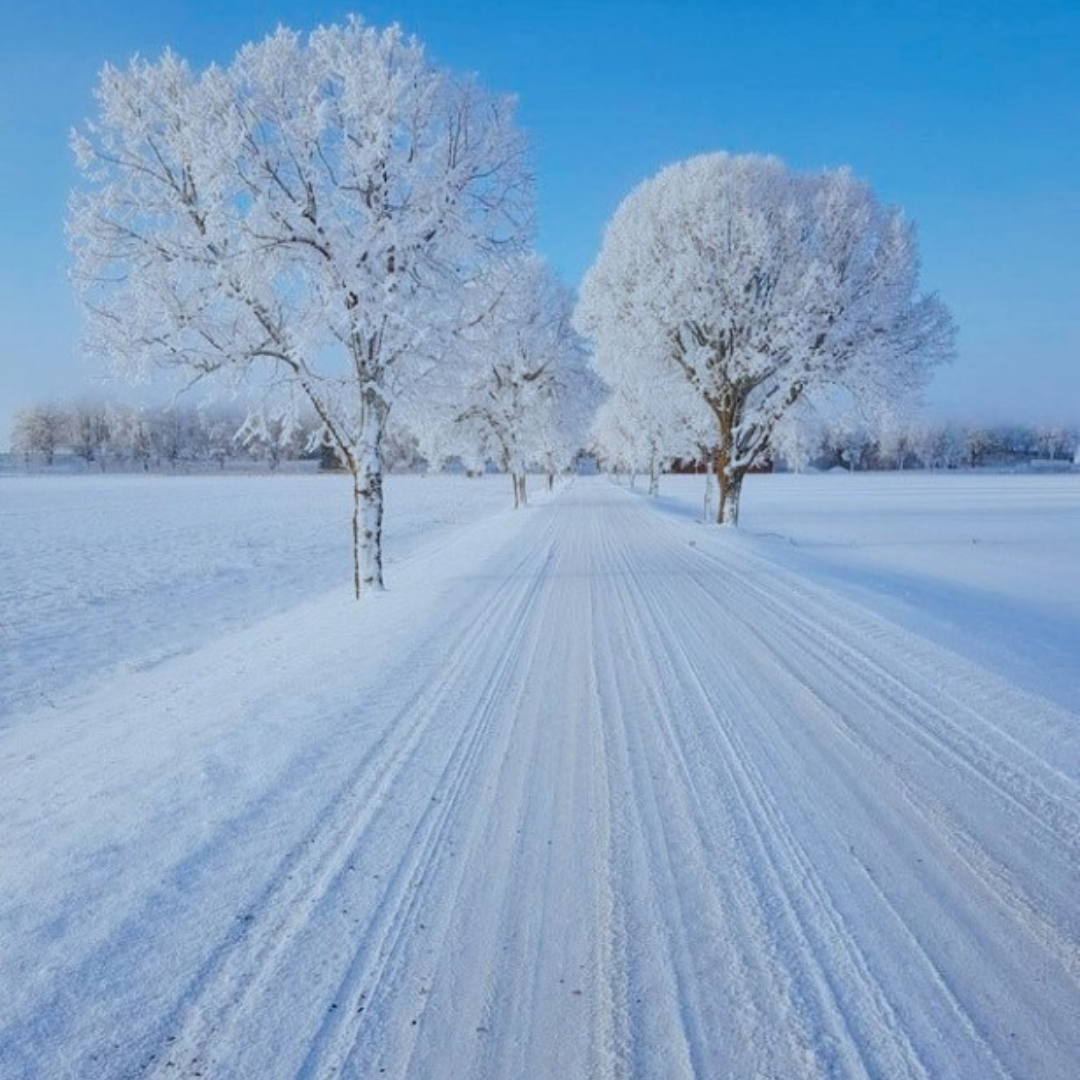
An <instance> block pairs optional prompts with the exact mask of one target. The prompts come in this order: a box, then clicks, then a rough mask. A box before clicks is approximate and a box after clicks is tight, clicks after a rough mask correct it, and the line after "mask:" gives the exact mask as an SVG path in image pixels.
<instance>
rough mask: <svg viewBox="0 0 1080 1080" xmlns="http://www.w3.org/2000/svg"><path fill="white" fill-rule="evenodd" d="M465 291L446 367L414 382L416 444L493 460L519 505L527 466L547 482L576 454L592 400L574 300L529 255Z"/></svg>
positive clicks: (442, 454) (435, 453)
mask: <svg viewBox="0 0 1080 1080" xmlns="http://www.w3.org/2000/svg"><path fill="white" fill-rule="evenodd" d="M466 292H467V295H466V297H465V308H464V312H463V315H462V317H461V320H460V321H461V322H462V324H463V327H464V328H463V329H462V331H461V332H460V333H459V334H458V335H457V341H456V345H455V348H454V357H455V358H454V360H453V362H448V363H446V364H444V365H443V366H442V369H441V370H440V371H439V372H438V373H436V374H433V375H432V376H431V377H430V378H429V379H428V380H427V381H426V382H424V383H420V384H417V390H418V391H419V397H420V399H421V401H420V404H419V407H418V408H417V410H416V411H417V413H418V414H419V416H420V418H421V419H420V423H419V426H420V445H421V448H422V449H423V450H424V452H425V453H427V454H429V455H430V456H432V457H434V458H443V459H445V458H447V457H449V456H460V457H461V458H462V459H464V460H466V461H469V462H471V463H473V464H476V465H481V464H482V463H483V462H485V461H492V462H494V463H495V464H496V465H498V467H499V468H500V469H502V470H503V471H504V472H506V473H508V474H509V475H510V477H511V480H512V483H513V493H514V506H515V508H516V507H520V506H524V505H525V504H526V503H527V501H528V498H527V490H526V478H527V475H528V471H529V469H530V467H534V466H536V467H540V468H543V469H544V471H545V472H546V473H548V474H549V475H550V474H551V473H552V472H553V471H557V470H558V469H559V468H562V467H565V465H568V464H569V462H570V460H571V459H572V457H573V455H574V452H575V451H576V450H577V449H578V448H579V447H580V445H581V442H580V440H581V438H582V436H583V433H584V429H585V426H586V419H585V416H586V410H587V409H588V408H589V406H590V405H591V403H592V399H593V395H594V389H593V388H594V382H593V380H592V379H591V377H590V376H589V374H588V372H587V370H586V364H585V353H584V348H583V345H582V341H581V338H580V337H579V335H578V334H577V332H576V331H575V330H574V329H573V327H572V325H571V316H572V313H573V308H574V300H573V296H572V294H571V293H570V291H569V290H568V289H567V288H566V286H565V285H563V284H562V283H561V282H560V281H559V280H558V278H557V277H556V276H555V275H554V274H553V273H552V271H551V270H550V269H549V268H548V266H547V265H546V264H545V263H544V261H543V260H542V259H541V258H539V256H536V255H521V256H517V257H514V258H510V259H505V260H503V261H502V262H500V263H499V264H497V265H496V266H494V267H493V268H492V270H491V272H490V273H489V274H488V275H487V276H486V277H485V278H484V279H483V280H482V281H478V282H477V283H475V285H474V286H473V287H472V288H471V289H469V290H467V291H466Z"/></svg>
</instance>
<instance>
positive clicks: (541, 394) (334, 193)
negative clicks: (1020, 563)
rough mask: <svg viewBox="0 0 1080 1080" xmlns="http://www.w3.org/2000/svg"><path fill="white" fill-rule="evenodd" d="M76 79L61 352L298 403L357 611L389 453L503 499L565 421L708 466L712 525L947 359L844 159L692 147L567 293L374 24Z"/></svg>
mask: <svg viewBox="0 0 1080 1080" xmlns="http://www.w3.org/2000/svg"><path fill="white" fill-rule="evenodd" d="M97 96H98V100H99V104H100V112H99V116H98V118H97V119H96V120H95V121H93V122H91V123H89V124H87V125H86V126H85V127H84V129H83V130H82V131H81V132H79V133H76V134H75V136H74V137H73V145H74V148H75V152H76V157H77V160H78V163H79V166H80V168H81V170H82V173H83V176H84V180H85V184H84V186H83V188H82V189H81V190H80V191H79V192H77V193H76V195H75V197H74V199H73V202H72V210H71V215H70V219H69V233H70V237H71V244H72V250H73V253H74V258H75V267H74V277H75V281H76V285H77V287H78V290H79V295H80V298H81V300H82V303H83V306H84V307H85V310H86V312H87V315H88V321H89V328H90V333H89V342H88V343H89V345H90V348H91V350H92V351H94V352H97V353H98V354H100V355H101V356H102V357H104V358H106V359H107V360H108V361H109V362H111V363H113V364H114V365H115V366H117V367H118V368H119V369H120V370H121V371H122V372H124V373H125V374H127V375H128V376H130V377H134V378H140V377H144V376H146V375H148V373H149V372H150V371H151V370H162V369H164V370H166V371H168V372H171V373H173V374H174V375H175V376H177V378H178V379H179V380H180V381H181V382H182V383H186V384H192V383H196V382H202V381H204V380H212V381H214V382H216V383H219V384H224V386H225V387H226V388H227V389H228V391H229V392H230V393H233V394H235V393H237V392H240V391H241V390H242V391H243V392H244V393H245V394H247V395H249V396H254V397H255V398H257V400H259V402H260V409H259V410H258V415H259V416H260V417H262V418H263V420H262V421H261V422H262V423H263V425H264V426H265V425H266V424H267V423H268V420H267V419H266V418H269V417H274V418H285V420H286V421H287V422H288V424H292V425H293V426H300V422H299V419H298V418H299V417H301V416H303V415H310V416H311V417H313V421H314V429H313V434H312V435H311V436H310V437H309V439H308V444H309V446H310V444H311V442H312V441H314V442H318V443H319V444H321V445H322V446H324V447H326V448H328V449H329V451H330V452H332V453H333V454H334V455H335V457H336V458H337V460H338V461H339V462H340V463H341V465H342V466H343V467H344V468H345V469H347V470H348V472H349V474H350V475H351V477H352V487H353V536H354V584H355V589H356V593H357V595H358V596H359V595H360V593H361V591H362V590H364V589H368V588H381V586H382V548H381V535H382V506H383V500H382V477H383V473H384V471H385V468H386V452H387V446H388V440H390V439H394V438H396V439H397V440H398V442H399V443H401V444H402V445H409V446H410V447H412V448H413V450H414V451H415V452H416V453H417V454H421V455H423V456H424V457H426V458H427V459H429V460H430V461H432V462H436V463H437V462H438V461H439V460H441V459H443V458H445V457H446V456H449V455H453V456H457V457H460V458H462V459H464V460H466V461H472V462H473V463H474V464H478V463H480V462H483V461H486V460H493V461H495V462H496V463H497V464H498V465H499V466H500V467H501V468H503V469H505V470H506V471H507V472H508V473H510V475H511V476H512V477H513V487H514V497H515V502H516V503H517V504H520V503H522V502H524V500H525V497H526V492H525V476H526V472H527V470H528V469H529V468H530V467H536V466H538V465H539V466H541V467H543V468H545V469H547V470H548V471H549V472H550V471H554V470H555V469H557V468H558V467H560V466H561V465H563V464H566V463H567V462H568V461H569V460H570V458H571V457H572V455H573V454H574V452H575V451H576V450H577V448H578V447H580V446H582V445H583V444H584V443H585V442H586V426H587V425H588V423H589V419H590V417H592V415H593V412H594V410H595V417H594V418H593V422H592V430H591V436H589V437H590V438H591V439H592V440H593V442H594V444H595V445H596V447H597V448H598V451H599V453H600V454H601V455H602V457H603V458H604V459H605V460H606V461H608V462H610V463H612V464H615V465H620V464H621V465H623V466H625V467H631V468H634V469H639V468H642V467H646V468H648V470H649V471H650V474H651V475H652V476H653V477H655V476H657V475H658V474H659V470H660V468H661V467H662V466H663V464H664V463H665V462H666V461H670V460H671V459H673V458H676V457H678V458H689V459H698V460H706V461H708V462H709V463H710V466H711V469H712V471H713V473H714V474H715V477H716V479H717V481H718V483H719V493H720V498H719V506H718V515H717V516H718V520H719V521H721V522H723V523H725V524H732V525H734V524H736V523H737V522H738V516H739V498H740V492H741V486H742V481H743V478H744V476H745V475H746V474H747V473H748V472H750V471H752V470H753V469H755V468H759V467H762V466H763V465H764V464H765V463H766V462H768V461H769V460H771V459H773V458H775V457H777V456H780V455H783V456H785V457H787V458H788V459H789V460H791V461H793V462H796V463H797V462H799V461H802V460H805V461H806V462H807V463H809V461H810V460H811V458H812V456H813V454H814V453H815V452H816V450H815V447H816V446H820V443H821V438H820V435H821V433H822V432H824V431H826V430H834V429H835V423H836V420H837V418H839V417H844V418H847V420H846V423H847V428H848V429H849V431H850V433H851V434H850V435H849V437H848V443H850V444H851V445H848V444H847V443H846V444H845V446H844V448H843V453H844V454H847V455H848V456H853V455H854V454H855V443H854V441H853V440H855V433H856V432H857V431H858V425H857V424H855V422H854V418H856V417H861V418H862V420H863V422H864V423H866V424H869V426H870V429H871V430H874V431H877V432H886V431H892V432H900V431H903V430H904V429H905V424H904V423H903V422H902V418H903V417H904V416H906V415H909V409H910V406H911V404H912V402H913V400H914V399H915V398H916V397H917V396H918V393H919V391H920V390H921V388H922V387H923V386H924V385H925V383H926V381H927V380H928V378H929V377H930V374H931V373H932V371H933V369H934V367H935V366H936V365H937V364H939V363H942V362H945V361H946V360H948V359H949V358H950V357H951V355H952V351H953V342H954V328H953V324H952V320H951V318H950V316H949V313H948V311H947V310H946V309H945V307H944V305H943V304H942V303H941V302H940V301H939V300H938V299H937V298H936V297H934V296H932V295H928V294H925V293H922V292H920V291H919V287H918V252H917V244H916V240H915V234H914V229H913V227H912V226H911V224H910V223H909V222H907V221H906V220H905V219H904V217H903V215H902V214H901V213H900V212H899V211H898V210H896V209H893V208H889V207H883V206H882V205H880V204H879V203H878V201H877V200H876V198H875V197H874V195H873V193H872V192H871V191H870V189H869V188H868V187H867V186H866V185H865V184H864V183H862V182H861V181H859V180H857V179H856V178H855V177H853V176H852V174H851V173H850V172H849V171H848V170H846V169H840V170H834V171H830V172H822V173H818V174H812V175H800V174H796V173H793V172H792V171H790V170H789V169H787V168H786V167H785V166H784V165H783V163H781V162H780V161H778V160H777V159H775V158H772V157H761V156H756V155H743V156H732V155H728V154H723V153H718V154H708V155H703V156H701V157H696V158H692V159H690V160H688V161H685V162H681V163H678V164H676V165H673V166H670V167H668V168H666V169H664V170H662V171H661V172H660V173H659V174H658V175H657V176H655V177H653V178H652V179H649V180H647V181H645V182H644V183H642V184H641V185H639V186H638V187H637V188H636V189H635V190H634V191H632V192H631V193H630V194H629V195H628V196H627V198H626V199H625V200H624V201H623V203H622V204H621V205H620V206H619V208H618V210H617V211H616V213H615V215H614V217H613V219H612V221H611V223H610V224H609V226H608V228H607V231H606V233H605V236H604V241H603V245H602V248H601V251H600V253H599V255H598V257H597V259H596V262H595V263H594V265H593V266H592V268H591V269H590V270H589V272H588V273H587V275H586V277H585V279H584V282H583V285H582V289H581V295H580V298H579V299H578V301H577V303H576V305H575V304H574V302H573V300H572V297H571V296H570V294H569V293H568V292H567V290H566V289H565V288H564V287H563V286H562V285H560V283H559V282H558V281H557V280H556V279H555V278H554V277H553V275H552V274H551V272H550V270H548V269H547V267H546V266H545V265H544V264H543V262H542V261H541V260H540V259H538V258H537V257H536V256H534V255H531V254H529V242H530V239H531V233H532V217H533V180H532V175H531V172H530V168H529V164H528V160H527V155H526V147H525V142H524V139H523V137H522V136H521V134H520V132H518V130H517V129H516V127H515V126H514V122H513V110H512V104H511V102H510V101H509V100H508V99H505V98H501V97H498V96H495V95H492V94H490V93H488V92H486V91H485V90H484V89H483V88H482V87H480V86H479V85H478V84H477V82H476V81H475V80H474V79H470V78H461V77H459V76H456V75H454V74H453V73H450V72H447V71H443V70H440V69H438V68H436V67H434V66H432V65H431V64H430V63H429V61H428V60H427V58H426V56H425V54H424V50H423V48H422V47H421V46H420V44H419V43H418V42H416V41H415V40H414V39H409V38H406V37H405V36H404V35H403V34H402V33H401V32H400V30H398V29H397V28H396V27H391V28H390V29H388V30H378V29H375V28H372V27H369V26H367V25H366V24H364V23H363V22H362V21H361V20H359V19H356V18H353V19H350V20H349V22H348V23H346V24H345V25H344V26H331V27H324V28H320V29H319V30H316V31H315V32H314V33H312V34H310V35H308V36H306V37H304V36H301V35H299V34H295V33H293V32H291V31H288V30H285V29H280V30H278V31H277V32H276V33H274V34H272V35H271V36H270V37H268V38H266V39H265V40H264V41H261V42H257V43H254V44H251V45H247V46H245V47H244V48H243V49H241V50H240V52H239V53H238V54H237V55H236V57H235V58H234V59H233V61H232V62H231V63H230V64H229V65H227V66H225V67H211V68H209V69H207V70H206V71H203V72H201V73H200V72H193V71H192V70H191V69H190V68H189V67H188V65H187V64H186V63H185V62H184V61H183V60H181V59H180V58H178V57H176V56H175V55H173V54H172V53H166V54H165V55H164V56H163V57H162V58H161V59H160V60H159V61H157V62H156V63H155V62H147V61H144V60H139V59H137V60H135V61H133V62H132V63H131V64H130V65H129V67H128V68H127V69H126V70H124V71H119V70H117V69H114V68H111V67H107V68H105V70H104V71H103V72H102V75H101V79H100V82H99V86H98V91H97ZM579 335H580V336H579ZM583 338H585V339H588V343H589V345H590V346H591V357H589V360H588V362H587V359H586V356H587V353H586V346H585V344H583V340H582V339H583ZM601 380H602V382H603V383H604V384H606V388H607V396H606V398H605V399H604V400H603V402H602V403H599V397H600V394H599V385H600V381H601ZM598 404H599V407H598V408H597V405H598ZM826 421H828V423H829V424H830V425H833V426H832V427H829V428H826V427H825V426H824V425H825V424H826ZM289 430H291V428H290V429H289ZM253 433H254V429H251V431H249V434H253ZM815 433H817V434H816V435H815ZM815 438H816V440H817V441H816V443H815ZM909 441H910V440H909ZM879 444H880V445H879V452H880V450H881V446H882V445H884V444H881V443H880V440H879ZM897 447H898V449H897V453H898V454H899V460H900V461H901V462H903V461H905V460H906V457H905V455H906V454H907V453H909V452H910V453H911V454H912V455H915V454H916V451H915V450H914V449H911V450H910V451H908V450H905V449H904V447H902V446H900V445H899V444H897ZM838 452H840V451H839V450H838ZM918 456H921V457H923V460H930V458H931V457H935V455H934V454H932V453H931V452H930V451H929V450H928V451H926V455H925V456H923V455H921V454H920V455H918ZM937 456H938V457H940V456H941V455H937ZM935 460H936V457H935ZM973 460H974V458H973ZM940 463H943V464H944V463H947V462H944V461H942V462H940Z"/></svg>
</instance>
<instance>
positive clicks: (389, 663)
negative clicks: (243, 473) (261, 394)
mask: <svg viewBox="0 0 1080 1080" xmlns="http://www.w3.org/2000/svg"><path fill="white" fill-rule="evenodd" d="M854 480H858V483H852V482H851V481H854ZM1076 480H1077V478H1075V477H1067V476H1066V477H1040V478H1017V479H1016V481H1015V482H1013V481H1011V480H1005V479H1000V478H985V477H904V478H895V479H894V478H891V477H881V478H850V477H802V478H799V477H792V478H783V477H760V478H759V477H752V478H751V479H750V480H749V481H748V483H747V488H746V491H745V494H744V502H743V514H744V519H743V520H744V522H745V525H746V530H745V531H744V532H743V533H741V534H733V533H731V532H729V531H725V530H719V529H706V528H704V527H703V526H701V525H700V524H699V523H698V522H696V521H695V520H694V515H695V514H696V513H697V511H698V506H699V503H700V483H701V481H700V478H698V479H697V480H674V479H672V478H665V480H664V485H663V488H662V490H664V491H665V492H666V494H665V495H664V496H663V497H662V498H661V499H660V500H659V501H656V500H648V499H646V498H644V497H642V496H639V495H636V494H631V493H629V492H627V491H626V490H625V489H623V488H620V487H618V486H615V485H613V484H611V483H609V482H608V481H606V480H604V479H599V478H598V479H594V480H577V481H575V482H574V483H572V484H570V485H568V486H567V487H566V488H564V489H563V490H562V491H561V492H560V493H558V495H557V496H556V497H555V498H553V499H550V500H545V501H543V502H542V503H540V504H539V505H536V506H533V507H531V508H530V509H528V510H526V511H522V512H518V513H513V512H509V511H505V510H502V509H501V507H504V506H507V505H508V504H509V501H510V492H509V482H508V481H507V480H506V479H505V478H502V477H498V478H485V479H483V480H480V481H469V480H465V479H456V478H432V479H419V478H394V481H393V483H392V486H391V488H390V492H389V495H388V506H389V516H388V521H387V524H388V542H387V550H388V554H390V555H391V556H394V557H395V560H396V561H393V562H391V563H390V565H389V567H388V575H387V576H388V586H389V592H388V593H387V594H386V595H382V596H377V597H372V598H368V599H367V600H366V601H365V602H364V603H363V604H361V605H360V606H359V607H358V606H357V605H356V604H355V603H354V602H353V601H352V599H351V597H350V594H349V586H350V582H349V562H348V556H349V549H348V536H347V520H348V517H347V511H348V506H347V494H348V493H347V491H346V490H344V489H345V487H346V485H345V484H344V482H343V481H340V480H337V481H335V479H334V478H326V477H295V478H286V477H277V478H272V479H258V480H257V479H250V478H248V479H239V478H210V477H207V478H198V479H194V478H192V479H147V480H143V479H135V478H132V479H115V480H113V479H109V478H105V479H91V478H80V479H70V480H11V481H8V480H4V481H0V514H2V516H3V521H4V528H3V529H2V530H0V545H2V547H0V552H2V557H3V566H4V579H3V582H2V584H0V601H2V604H3V607H2V608H0V622H2V624H3V627H4V629H3V631H2V632H3V635H4V637H3V650H4V651H3V663H4V668H3V682H2V683H0V686H2V695H0V706H2V708H3V710H4V716H3V719H2V721H0V777H2V778H3V779H2V782H0V1076H3V1077H5V1078H6V1077H9V1076H10V1077H20V1078H21V1077H34V1078H36V1077H49V1078H63V1077H73V1078H74V1077H77V1078H79V1080H93V1078H96V1077H108V1078H114V1077H139V1076H154V1077H193V1076H204V1077H229V1078H247V1077H250V1078H259V1080H263V1078H268V1077H307V1078H312V1080H313V1078H316V1077H328V1076H343V1077H364V1078H367V1077H373V1076H388V1077H416V1078H419V1077H435V1076H447V1077H469V1076H474V1077H513V1076H529V1077H553V1078H554V1077H579V1076H582V1077H583V1076H597V1077H617V1076H635V1077H664V1078H667V1077H683V1076H699V1077H709V1078H712V1077H731V1078H745V1077H756V1076H784V1077H796V1076H797V1077H819V1076H820V1077H826V1076H853V1077H854V1076H858V1077H866V1076H874V1077H890V1078H892V1077H934V1078H939V1077H971V1078H980V1080H981V1078H983V1077H1001V1076H1015V1077H1030V1078H1036V1077H1038V1078H1044V1077H1066V1076H1069V1075H1071V1074H1072V1070H1073V1068H1074V1067H1075V1064H1076V1062H1077V1060H1080V1034H1078V1029H1077V1025H1076V1016H1077V1014H1078V1009H1080V948H1078V924H1077V911H1076V902H1075V897H1076V895H1077V894H1078V892H1077V890H1078V885H1080V882H1078V880H1077V867H1078V865H1080V809H1078V801H1077V793H1078V782H1077V781H1078V752H1077V710H1076V704H1077V703H1076V701H1075V699H1072V698H1070V694H1073V693H1074V692H1075V691H1074V689H1072V690H1070V686H1072V687H1074V685H1075V684H1074V683H1072V682H1070V679H1073V678H1074V676H1073V675H1072V674H1071V669H1072V668H1073V667H1075V663H1074V662H1071V659H1070V662H1069V663H1068V667H1069V669H1070V670H1069V672H1065V671H1061V670H1059V669H1058V668H1057V667H1056V666H1055V665H1056V664H1057V663H1058V659H1055V657H1054V656H1043V655H1041V653H1042V647H1043V644H1044V642H1043V640H1042V639H1040V638H1039V637H1038V635H1036V636H1034V637H1033V636H1031V635H1028V634H1020V635H1018V636H1017V637H1016V640H1015V641H1014V642H1013V648H1014V651H1015V653H1016V656H1017V657H1019V658H1021V659H1014V661H1013V662H1012V664H1011V665H1010V664H1005V665H993V666H992V667H991V666H987V665H985V664H983V663H981V662H980V660H979V655H978V654H979V653H980V650H981V649H983V648H984V646H982V645H979V644H978V643H976V644H975V645H972V644H971V643H970V642H969V641H967V640H963V641H961V640H959V639H958V640H956V641H953V640H952V639H950V638H949V636H948V635H949V627H950V626H951V625H953V624H952V623H950V622H949V618H952V617H953V616H954V615H955V616H956V619H957V620H958V624H959V625H962V626H963V627H965V629H966V631H972V632H973V631H974V629H975V628H976V627H977V624H979V623H980V622H981V621H982V620H984V619H987V620H989V621H990V622H991V623H992V622H993V621H994V620H995V619H998V618H1000V619H1002V620H1005V621H1006V625H1007V620H1009V619H1013V618H1015V617H1016V616H1017V613H1018V612H1022V613H1023V614H1024V617H1025V618H1027V619H1029V620H1030V622H1031V624H1032V625H1039V624H1040V622H1041V621H1045V622H1046V623H1047V624H1048V625H1049V626H1050V629H1048V630H1047V631H1046V634H1045V640H1047V641H1056V642H1057V643H1058V644H1059V646H1061V648H1062V649H1066V651H1068V650H1067V645H1068V643H1069V642H1070V641H1071V642H1074V643H1075V642H1076V641H1077V640H1080V637H1077V636H1076V635H1075V631H1076V629H1077V628H1078V627H1080V602H1078V600H1077V591H1078V590H1077V586H1078V578H1080V564H1078V562H1077V560H1076V558H1075V539H1076V537H1077V536H1080V507H1078V503H1077V490H1078V489H1077V484H1076ZM853 495H854V498H853ZM284 507H287V508H288V510H289V512H288V513H283V508H284ZM950 507H951V508H952V512H945V511H946V510H947V509H948V508H950ZM339 534H340V535H339ZM966 534H970V536H968V538H967V547H966V548H964V547H962V546H961V541H962V540H963V537H964V535H966ZM972 539H975V540H978V542H977V543H972V542H971V541H972ZM969 548H970V549H971V550H970V551H969V550H968V549H969ZM984 549H985V550H984ZM1040 568H1041V572H1040ZM1046 577H1049V578H1051V579H1052V582H1053V583H1052V584H1047V583H1046V581H1045V578H1046ZM904 582H909V583H911V582H913V583H914V584H915V586H917V587H914V588H913V589H912V590H911V591H910V592H908V591H905V587H904V585H903V583H904ZM939 592H940V593H941V594H942V595H944V596H945V597H946V600H947V605H946V603H944V602H943V603H937V602H935V601H934V596H935V594H936V593H939ZM964 604H968V605H969V607H968V610H967V613H966V614H965V613H964V612H963V611H960V612H959V614H956V613H955V612H953V611H952V610H951V609H952V608H953V607H960V608H963V606H964ZM946 606H948V607H949V608H950V611H949V612H946V611H945V610H944V608H945V607H946ZM1006 632H1007V630H1006V628H1005V627H998V628H996V629H992V630H990V631H988V637H987V639H986V640H988V641H989V642H990V644H989V645H986V646H985V648H987V649H990V650H991V651H993V649H994V648H996V645H995V644H994V643H995V642H997V641H998V640H999V639H1001V638H1003V637H1004V635H1005V634H1006ZM1068 635H1072V636H1068ZM1072 654H1073V655H1075V646H1074V647H1073V650H1072ZM1025 657H1026V659H1024V658H1025ZM150 661H153V662H150Z"/></svg>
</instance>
